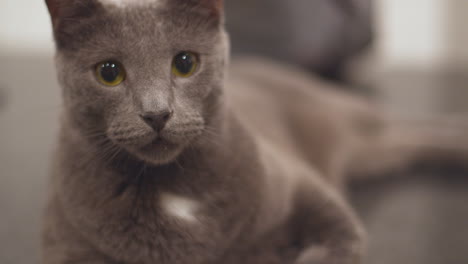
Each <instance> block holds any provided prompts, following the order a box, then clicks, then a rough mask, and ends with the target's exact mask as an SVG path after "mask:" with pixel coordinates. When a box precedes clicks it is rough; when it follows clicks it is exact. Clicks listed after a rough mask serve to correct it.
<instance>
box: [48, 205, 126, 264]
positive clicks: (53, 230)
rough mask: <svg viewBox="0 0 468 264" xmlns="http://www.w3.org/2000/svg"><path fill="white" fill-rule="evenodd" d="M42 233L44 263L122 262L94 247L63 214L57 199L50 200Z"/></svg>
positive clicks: (87, 263)
mask: <svg viewBox="0 0 468 264" xmlns="http://www.w3.org/2000/svg"><path fill="white" fill-rule="evenodd" d="M44 220H45V221H44V229H43V233H42V264H121V263H117V262H115V261H114V260H111V259H110V258H109V257H107V256H105V255H104V254H102V253H101V252H99V250H97V249H96V248H94V247H93V246H92V245H91V244H89V243H88V242H87V240H86V239H84V237H83V236H82V235H81V234H80V232H78V231H77V230H76V229H75V228H74V227H72V225H70V224H69V223H68V221H67V220H66V218H65V217H64V215H63V214H62V210H61V207H60V206H59V204H58V203H57V202H56V200H51V201H50V202H49V205H48V208H47V210H46V215H45V219H44Z"/></svg>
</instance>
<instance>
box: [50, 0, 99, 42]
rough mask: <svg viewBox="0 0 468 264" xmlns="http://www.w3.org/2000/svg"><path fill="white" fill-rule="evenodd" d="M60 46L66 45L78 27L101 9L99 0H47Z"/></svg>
mask: <svg viewBox="0 0 468 264" xmlns="http://www.w3.org/2000/svg"><path fill="white" fill-rule="evenodd" d="M45 2H46V4H47V7H48V9H49V13H50V18H51V20H52V26H53V30H54V36H55V39H56V42H57V44H58V46H59V47H60V46H63V45H66V44H67V43H68V42H70V41H71V39H72V38H73V37H74V36H75V37H76V35H77V34H76V32H77V30H78V29H80V28H82V27H83V26H84V25H86V24H87V20H88V19H89V18H91V17H93V16H95V15H96V13H97V12H98V11H99V10H100V9H101V7H102V6H101V5H100V4H99V1H97V0H45Z"/></svg>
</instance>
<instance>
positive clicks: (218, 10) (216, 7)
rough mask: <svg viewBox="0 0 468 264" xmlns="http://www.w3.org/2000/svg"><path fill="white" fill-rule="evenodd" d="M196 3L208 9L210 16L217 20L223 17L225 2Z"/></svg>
mask: <svg viewBox="0 0 468 264" xmlns="http://www.w3.org/2000/svg"><path fill="white" fill-rule="evenodd" d="M195 1H196V0H195ZM196 2H199V3H200V4H201V5H202V6H204V7H205V8H207V9H208V10H209V12H210V14H211V15H212V16H214V17H215V18H220V17H222V16H223V5H224V1H223V0H198V1H196Z"/></svg>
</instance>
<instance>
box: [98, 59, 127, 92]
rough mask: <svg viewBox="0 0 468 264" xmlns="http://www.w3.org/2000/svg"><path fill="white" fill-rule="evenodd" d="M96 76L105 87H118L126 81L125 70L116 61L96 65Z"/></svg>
mask: <svg viewBox="0 0 468 264" xmlns="http://www.w3.org/2000/svg"><path fill="white" fill-rule="evenodd" d="M96 76H97V78H98V80H99V82H101V83H102V84H104V85H107V86H117V85H119V84H121V83H122V82H123V81H124V80H125V69H124V67H123V66H122V64H120V63H119V62H116V61H106V62H101V63H99V64H98V65H96Z"/></svg>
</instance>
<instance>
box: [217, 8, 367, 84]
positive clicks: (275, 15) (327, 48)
mask: <svg viewBox="0 0 468 264" xmlns="http://www.w3.org/2000/svg"><path fill="white" fill-rule="evenodd" d="M226 12H227V27H228V30H229V32H230V34H231V41H232V50H233V53H234V55H238V54H254V55H261V56H267V57H270V58H274V59H278V60H282V61H285V62H288V63H293V64H298V65H301V66H303V67H305V68H307V69H308V70H310V71H313V72H317V73H319V74H320V75H322V76H324V77H327V78H329V79H334V80H340V79H341V78H342V73H343V72H342V71H343V68H344V66H345V65H346V63H347V62H348V61H349V59H350V58H351V57H353V56H354V55H356V54H358V53H359V52H361V51H362V50H364V49H365V48H366V47H368V46H369V44H370V43H371V40H372V36H373V32H372V23H371V0H290V1H284V0H227V1H226Z"/></svg>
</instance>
